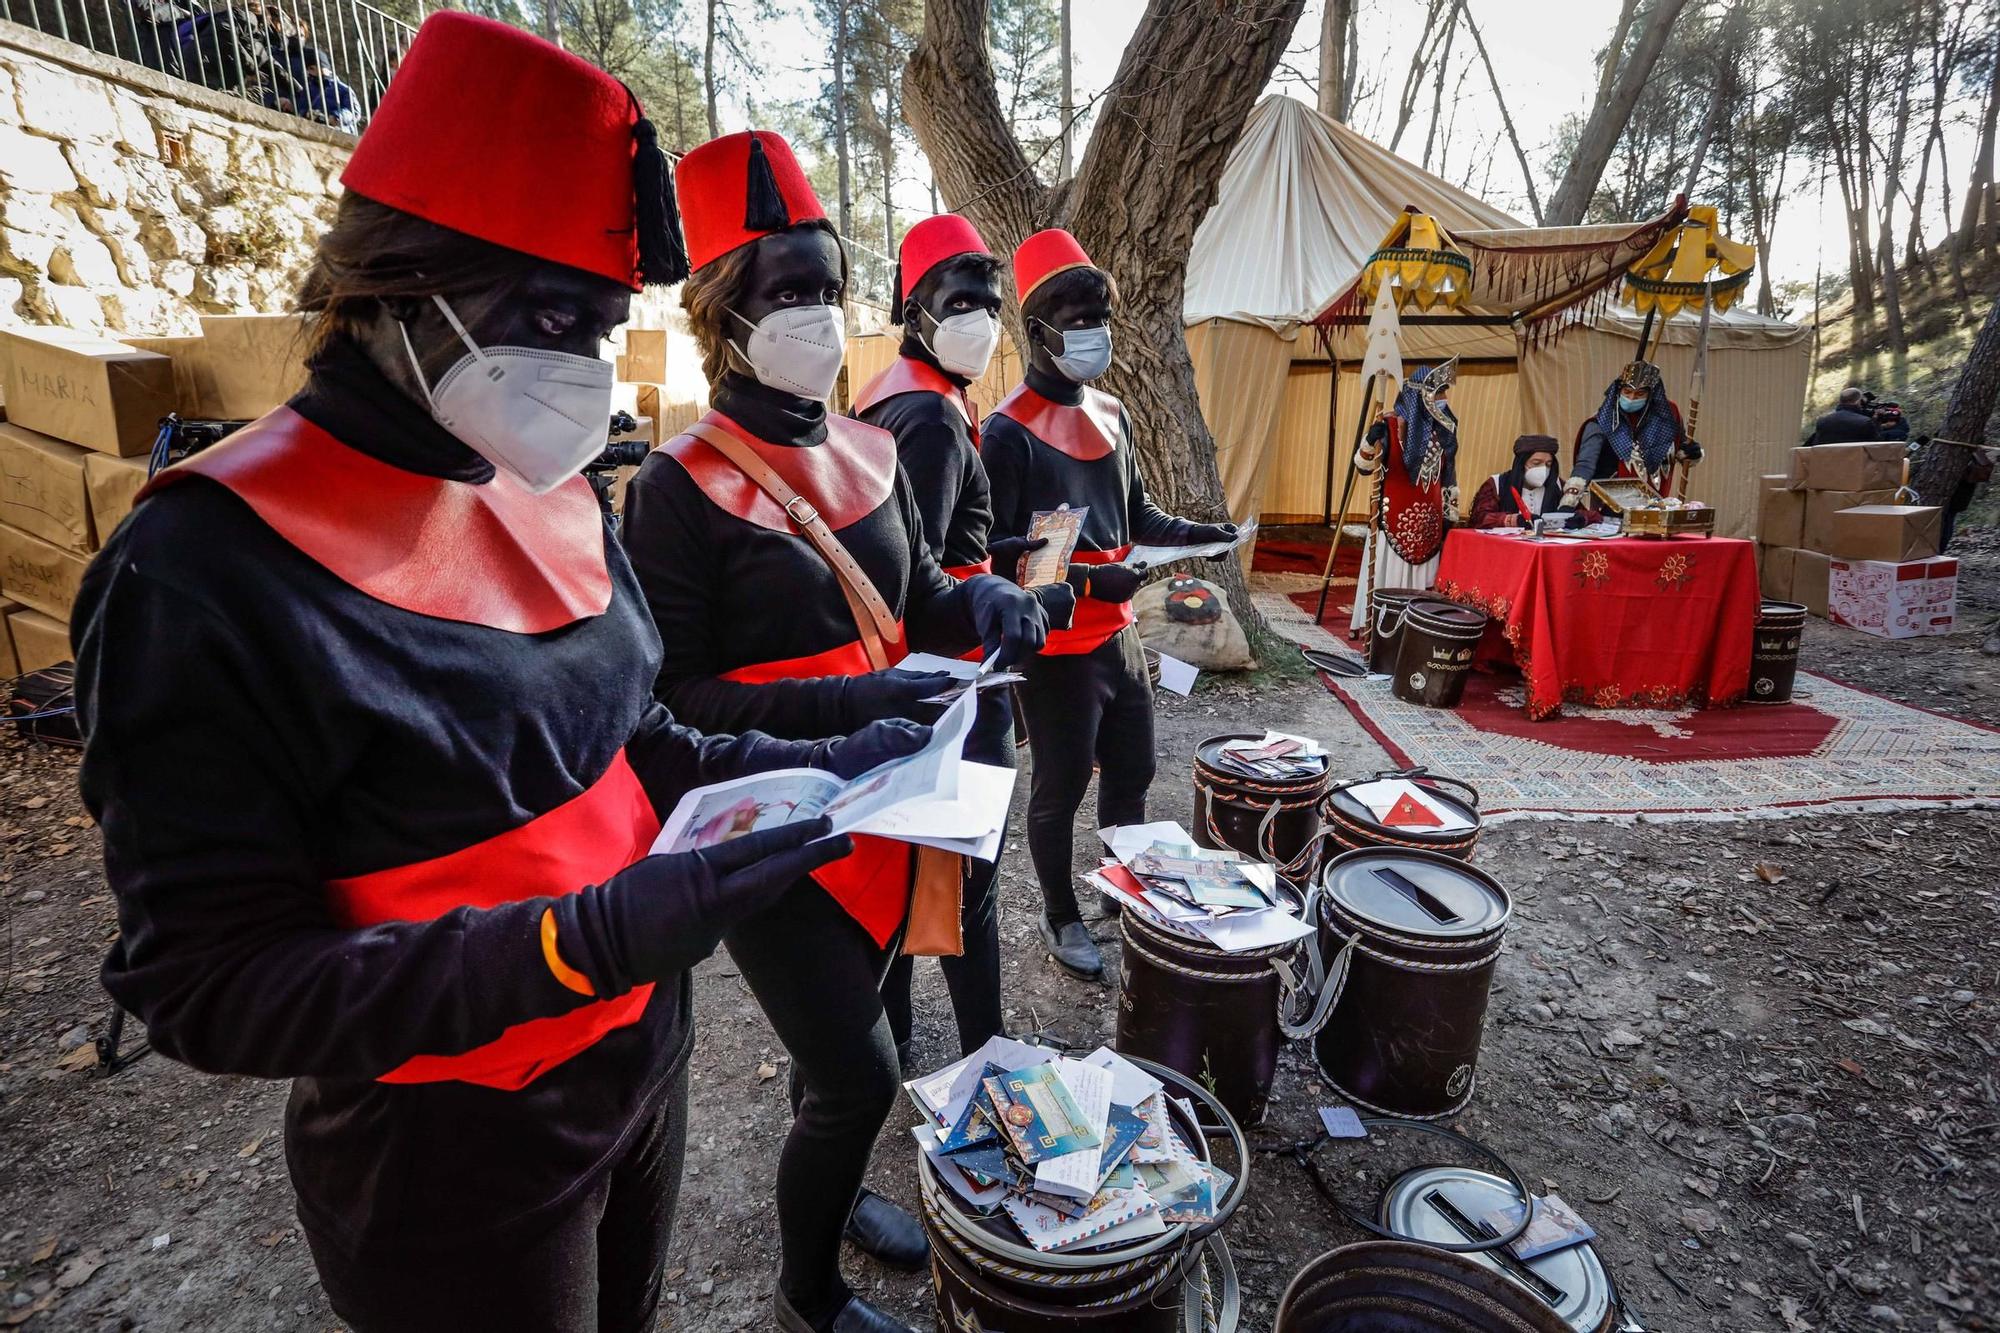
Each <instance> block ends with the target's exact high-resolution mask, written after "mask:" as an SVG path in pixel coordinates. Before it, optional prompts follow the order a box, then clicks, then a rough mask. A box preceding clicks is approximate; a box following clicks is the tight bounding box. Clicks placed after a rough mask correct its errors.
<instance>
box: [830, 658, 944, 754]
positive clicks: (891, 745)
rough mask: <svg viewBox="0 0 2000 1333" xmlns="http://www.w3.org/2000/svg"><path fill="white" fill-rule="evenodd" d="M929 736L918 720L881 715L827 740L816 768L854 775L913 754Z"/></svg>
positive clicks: (938, 675)
mask: <svg viewBox="0 0 2000 1333" xmlns="http://www.w3.org/2000/svg"><path fill="white" fill-rule="evenodd" d="M924 679H926V680H933V679H936V680H945V681H949V680H950V679H951V677H949V676H946V675H944V674H943V673H942V672H940V673H938V674H937V675H936V676H926V677H924ZM930 739H931V729H930V728H929V727H927V726H925V725H924V724H923V723H921V722H907V721H905V720H903V719H902V718H885V719H883V720H882V721H879V722H870V723H869V724H868V725H867V726H865V727H863V728H862V729H861V730H859V731H857V732H855V733H854V734H853V735H852V736H841V737H838V738H837V739H835V740H833V741H831V742H829V744H828V746H827V750H826V754H825V756H824V762H823V763H821V764H820V765H819V767H821V768H824V769H825V770H826V771H827V772H829V773H831V774H833V775H834V776H835V777H837V778H840V779H842V780H843V781H845V780H848V779H852V778H858V777H860V776H861V775H862V774H863V773H866V772H867V771H868V770H869V769H871V768H875V767H877V766H879V765H882V764H886V763H888V762H889V761H890V760H891V759H901V758H902V757H903V756H904V755H906V754H915V753H916V752H917V751H919V750H921V749H923V748H924V746H926V745H928V744H930Z"/></svg>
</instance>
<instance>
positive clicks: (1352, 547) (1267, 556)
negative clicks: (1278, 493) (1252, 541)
mask: <svg viewBox="0 0 2000 1333" xmlns="http://www.w3.org/2000/svg"><path fill="white" fill-rule="evenodd" d="M1282 531H1283V535H1282V536H1280V535H1276V534H1266V533H1263V532H1259V533H1258V534H1257V551H1256V554H1255V555H1253V556H1252V557H1251V560H1250V568H1251V569H1253V570H1255V571H1257V572H1258V573H1262V574H1311V575H1314V576H1315V577H1317V576H1318V575H1319V573H1320V571H1321V570H1323V569H1325V568H1326V548H1327V544H1328V543H1329V542H1331V541H1332V539H1333V534H1332V533H1331V531H1329V530H1328V529H1325V528H1318V529H1315V528H1286V529H1283V530H1282ZM1360 569H1361V543H1360V541H1359V540H1357V539H1356V538H1353V537H1349V538H1348V539H1347V540H1346V541H1344V542H1342V543H1341V544H1340V563H1339V564H1337V565H1335V566H1334V570H1333V574H1334V577H1335V578H1340V577H1342V576H1343V575H1344V576H1345V577H1347V578H1350V579H1351V578H1353V577H1354V576H1355V575H1356V574H1357V573H1358V572H1360Z"/></svg>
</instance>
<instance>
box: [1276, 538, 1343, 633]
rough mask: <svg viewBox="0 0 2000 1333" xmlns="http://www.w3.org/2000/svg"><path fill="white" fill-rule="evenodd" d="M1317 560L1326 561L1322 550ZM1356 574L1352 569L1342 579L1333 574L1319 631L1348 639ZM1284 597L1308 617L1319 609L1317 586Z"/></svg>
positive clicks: (1324, 552) (1315, 571)
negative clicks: (1324, 614)
mask: <svg viewBox="0 0 2000 1333" xmlns="http://www.w3.org/2000/svg"><path fill="white" fill-rule="evenodd" d="M1319 558H1320V559H1321V560H1325V559H1326V551H1325V549H1324V548H1322V549H1321V550H1320V553H1319ZM1341 562H1342V563H1343V564H1345V563H1346V557H1345V556H1343V557H1342V559H1341ZM1313 573H1314V574H1315V575H1317V574H1318V573H1319V570H1317V569H1315V570H1314V571H1313ZM1356 573H1357V571H1356V570H1354V569H1350V570H1348V571H1347V573H1346V575H1345V576H1344V577H1343V576H1342V575H1340V574H1339V573H1337V572H1336V573H1335V575H1334V578H1333V589H1332V591H1330V592H1328V593H1327V595H1326V619H1324V620H1322V621H1320V628H1321V629H1324V630H1325V631H1326V632H1327V633H1329V634H1334V635H1338V636H1339V637H1341V638H1343V639H1344V638H1347V637H1348V632H1347V624H1348V620H1349V618H1350V617H1352V616H1353V614H1354V588H1355V582H1354V580H1355V574H1356ZM1285 596H1287V597H1289V598H1290V599H1291V601H1292V605H1293V606H1296V607H1297V608H1299V610H1301V611H1303V612H1305V613H1306V615H1308V616H1311V615H1312V614H1313V612H1315V611H1317V610H1318V609H1319V588H1318V586H1317V585H1315V586H1313V587H1311V588H1308V589H1306V590H1305V591H1304V592H1288V593H1286V594H1285Z"/></svg>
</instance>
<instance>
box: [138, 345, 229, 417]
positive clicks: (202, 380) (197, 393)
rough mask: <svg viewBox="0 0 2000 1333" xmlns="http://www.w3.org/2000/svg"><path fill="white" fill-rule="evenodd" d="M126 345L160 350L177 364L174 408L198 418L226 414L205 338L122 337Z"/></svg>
mask: <svg viewBox="0 0 2000 1333" xmlns="http://www.w3.org/2000/svg"><path fill="white" fill-rule="evenodd" d="M118 341H119V342H122V343H124V344H125V345H126V346H127V347H137V348H139V349H140V350H141V351H146V352H158V353H159V354H160V355H161V356H164V357H165V358H167V360H169V361H171V362H173V363H174V411H176V412H178V413H180V414H181V415H182V416H184V417H188V418H190V419H192V420H196V421H205V420H213V419H215V418H218V417H226V416H227V415H228V414H227V413H226V412H224V411H223V410H222V390H221V389H219V388H217V387H216V383H215V367H214V366H212V365H210V364H209V360H208V340H207V339H206V338H200V337H195V338H120V339H119V340H118Z"/></svg>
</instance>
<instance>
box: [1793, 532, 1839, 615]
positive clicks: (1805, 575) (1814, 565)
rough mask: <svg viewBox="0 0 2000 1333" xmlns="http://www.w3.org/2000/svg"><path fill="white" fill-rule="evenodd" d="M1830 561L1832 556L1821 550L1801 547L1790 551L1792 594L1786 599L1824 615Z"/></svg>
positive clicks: (1815, 613) (1831, 561)
mask: <svg viewBox="0 0 2000 1333" xmlns="http://www.w3.org/2000/svg"><path fill="white" fill-rule="evenodd" d="M1832 563H1833V557H1832V556H1829V555H1827V554H1826V553H1824V552H1822V551H1808V550H1805V549H1804V548H1801V549H1799V550H1796V551H1794V552H1792V595H1791V596H1790V597H1789V598H1787V599H1786V600H1788V601H1793V602H1797V603H1798V604H1799V605H1800V606H1803V607H1804V608H1805V609H1806V610H1808V611H1810V612H1812V613H1813V614H1814V615H1816V616H1823V615H1825V614H1826V584H1827V573H1828V569H1829V567H1830V566H1831V565H1832Z"/></svg>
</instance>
